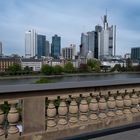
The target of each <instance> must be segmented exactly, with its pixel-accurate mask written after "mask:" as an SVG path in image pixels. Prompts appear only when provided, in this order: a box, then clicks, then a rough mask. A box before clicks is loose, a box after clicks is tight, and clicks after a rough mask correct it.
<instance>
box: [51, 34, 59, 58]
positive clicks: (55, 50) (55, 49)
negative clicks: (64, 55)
mask: <svg viewBox="0 0 140 140" xmlns="http://www.w3.org/2000/svg"><path fill="white" fill-rule="evenodd" d="M60 52H61V37H59V36H58V35H54V36H53V37H52V44H51V56H52V57H53V58H55V59H57V58H59V57H60V55H61V54H60Z"/></svg>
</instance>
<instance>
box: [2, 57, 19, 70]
mask: <svg viewBox="0 0 140 140" xmlns="http://www.w3.org/2000/svg"><path fill="white" fill-rule="evenodd" d="M13 64H21V60H20V58H19V57H1V58H0V72H4V71H6V70H7V69H8V68H9V66H12V65H13Z"/></svg>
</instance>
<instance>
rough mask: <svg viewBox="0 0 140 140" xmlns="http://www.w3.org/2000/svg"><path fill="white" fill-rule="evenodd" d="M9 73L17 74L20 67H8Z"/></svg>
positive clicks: (14, 65) (17, 65)
mask: <svg viewBox="0 0 140 140" xmlns="http://www.w3.org/2000/svg"><path fill="white" fill-rule="evenodd" d="M7 71H8V72H9V73H12V74H16V73H18V72H20V71H21V65H20V64H17V63H15V64H13V65H11V66H9V68H8V70H7Z"/></svg>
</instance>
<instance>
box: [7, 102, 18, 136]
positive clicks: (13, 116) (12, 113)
mask: <svg viewBox="0 0 140 140" xmlns="http://www.w3.org/2000/svg"><path fill="white" fill-rule="evenodd" d="M8 103H9V104H10V105H11V107H10V110H9V113H8V115H7V120H8V122H9V129H8V136H12V135H18V133H19V130H18V128H17V123H18V121H19V112H18V110H17V109H16V104H17V103H18V101H17V100H13V101H8Z"/></svg>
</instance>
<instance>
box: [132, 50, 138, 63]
mask: <svg viewBox="0 0 140 140" xmlns="http://www.w3.org/2000/svg"><path fill="white" fill-rule="evenodd" d="M131 59H132V60H133V61H134V62H135V61H138V62H139V63H140V47H136V48H131Z"/></svg>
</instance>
